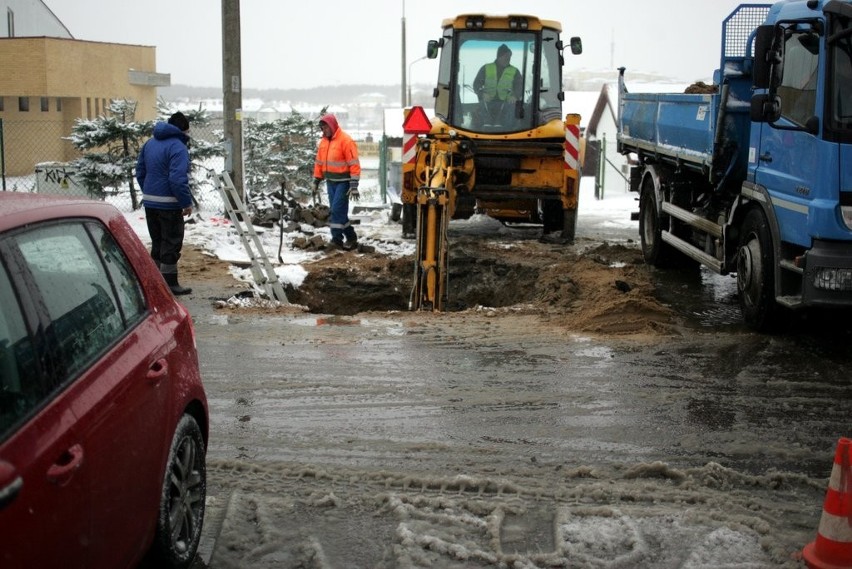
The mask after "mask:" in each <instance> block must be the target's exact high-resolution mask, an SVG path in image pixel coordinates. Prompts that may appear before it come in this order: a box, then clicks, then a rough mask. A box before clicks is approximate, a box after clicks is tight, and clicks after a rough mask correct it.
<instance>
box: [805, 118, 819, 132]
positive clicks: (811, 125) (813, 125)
mask: <svg viewBox="0 0 852 569" xmlns="http://www.w3.org/2000/svg"><path fill="white" fill-rule="evenodd" d="M805 132H808V133H810V134H813V135H814V136H816V135H818V134H819V117H818V116H816V115H814V116H812V117H811V118H809V119H808V120H807V121H805Z"/></svg>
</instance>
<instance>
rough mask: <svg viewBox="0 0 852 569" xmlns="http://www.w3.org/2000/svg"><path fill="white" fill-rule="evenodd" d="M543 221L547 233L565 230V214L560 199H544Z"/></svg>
mask: <svg viewBox="0 0 852 569" xmlns="http://www.w3.org/2000/svg"><path fill="white" fill-rule="evenodd" d="M541 222H542V225H544V228H543V232H544V234H545V235H547V234H548V233H553V232H554V231H563V230H564V228H565V216H564V214H563V213H562V202H561V201H559V200H542V202H541Z"/></svg>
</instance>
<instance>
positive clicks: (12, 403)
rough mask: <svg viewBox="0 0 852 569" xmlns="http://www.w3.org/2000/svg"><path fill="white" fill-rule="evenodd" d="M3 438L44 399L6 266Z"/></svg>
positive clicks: (0, 343) (1, 340)
mask: <svg viewBox="0 0 852 569" xmlns="http://www.w3.org/2000/svg"><path fill="white" fill-rule="evenodd" d="M0 299H2V302H0V440H2V438H4V433H5V432H6V431H7V430H8V429H9V428H10V427H11V426H12V425H14V424H15V423H17V422H18V420H19V419H20V418H22V417H24V416H25V415H26V414H27V413H28V412H29V411H30V410H31V409H32V408H33V407H35V406H36V405H37V404H38V403H39V401H40V400H41V395H40V394H39V393H37V385H36V384H35V383H34V382H29V381H28V379H30V378H34V377H37V370H36V365H37V363H36V362H37V359H36V351H35V347H34V345H33V342H32V339H31V338H30V336H29V334H28V333H27V328H26V325H25V324H24V319H23V317H22V316H21V310H20V308H19V304H18V299H17V298H16V296H15V293H14V291H13V290H12V285H11V284H10V282H9V274H8V272H7V271H6V269H5V267H3V268H2V270H0Z"/></svg>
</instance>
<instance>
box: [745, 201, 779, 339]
mask: <svg viewBox="0 0 852 569" xmlns="http://www.w3.org/2000/svg"><path fill="white" fill-rule="evenodd" d="M774 266H775V255H774V252H773V249H772V236H771V234H770V233H769V224H768V222H767V221H766V216H764V215H763V212H762V211H760V210H757V209H753V210H751V211H750V212H749V213H748V215H746V217H745V221H743V225H742V231H741V232H740V243H739V249H738V250H737V291H738V292H739V301H740V308H741V309H742V312H743V319H744V320H745V322H746V324H748V326H749V327H751V328H753V329H755V330H757V331H760V332H769V331H771V330H772V329H773V328H774V327H775V325H776V323H777V322H776V318H777V314H778V305H777V304H776V302H775V270H774Z"/></svg>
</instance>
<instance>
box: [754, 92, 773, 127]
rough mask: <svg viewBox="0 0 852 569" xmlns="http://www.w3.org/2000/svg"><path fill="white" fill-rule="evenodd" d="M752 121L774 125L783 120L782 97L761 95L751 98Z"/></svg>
mask: <svg viewBox="0 0 852 569" xmlns="http://www.w3.org/2000/svg"><path fill="white" fill-rule="evenodd" d="M750 115H751V120H752V121H753V122H768V123H773V122H776V121H777V120H778V119H780V118H781V97H779V96H778V95H767V94H760V95H755V96H753V97H752V98H751V112H750Z"/></svg>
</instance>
